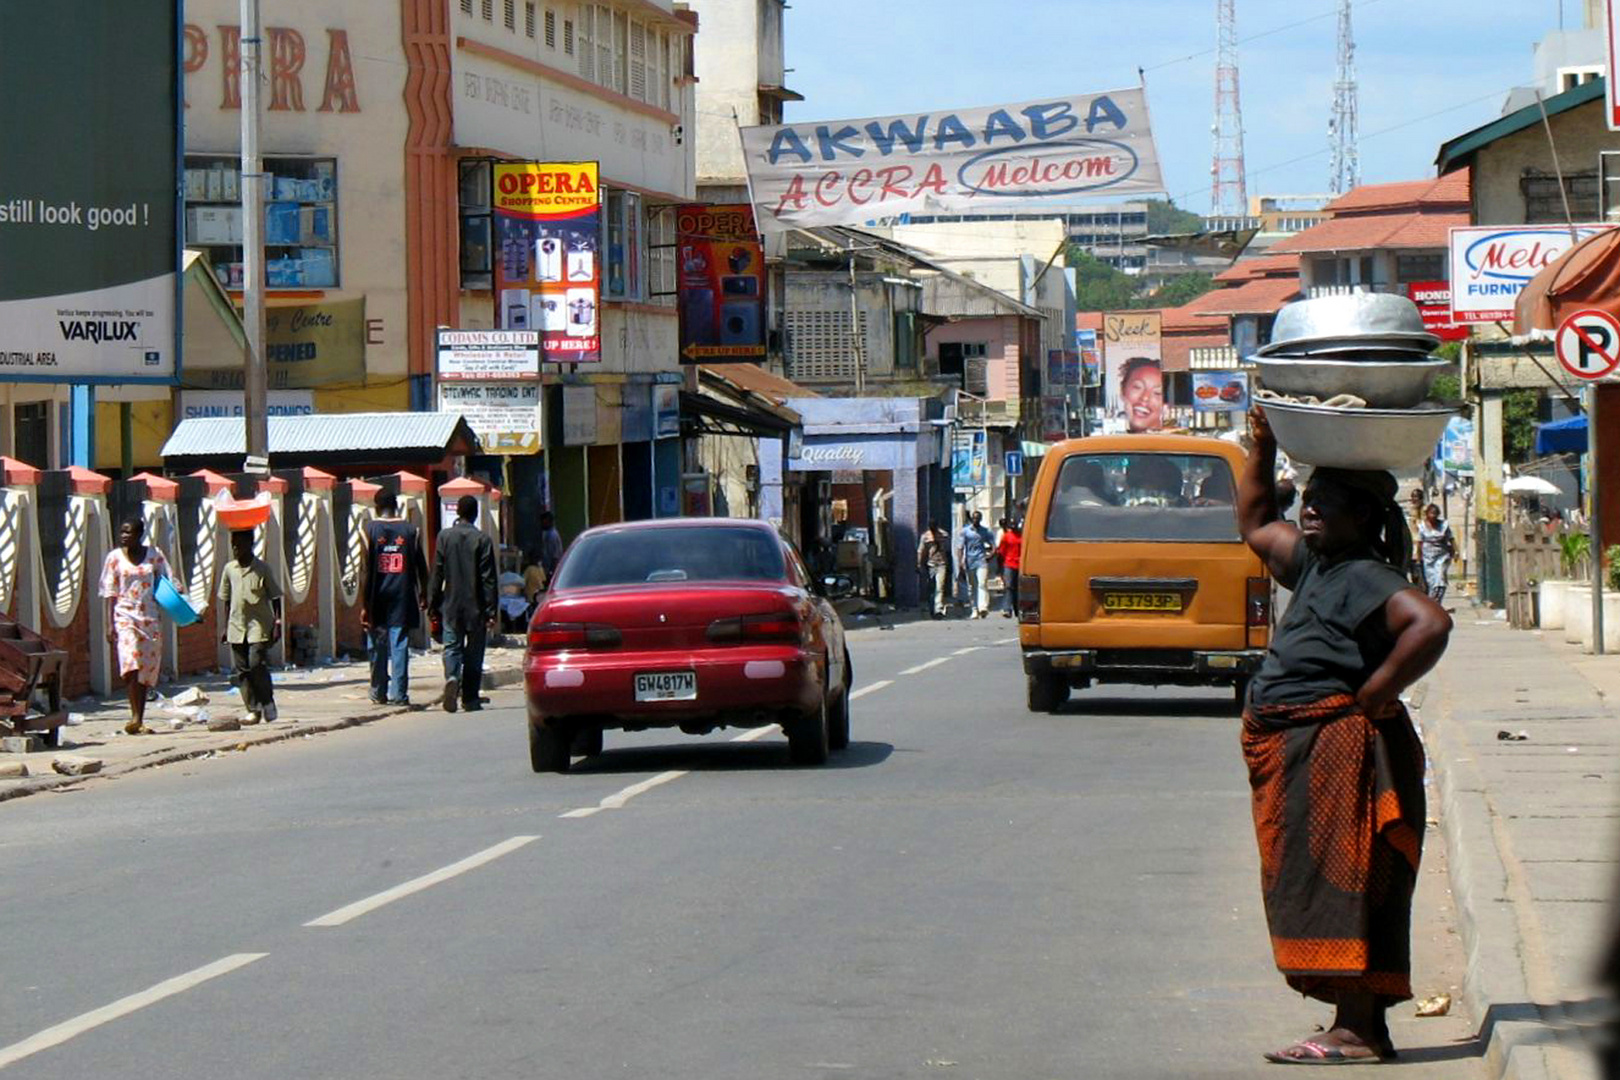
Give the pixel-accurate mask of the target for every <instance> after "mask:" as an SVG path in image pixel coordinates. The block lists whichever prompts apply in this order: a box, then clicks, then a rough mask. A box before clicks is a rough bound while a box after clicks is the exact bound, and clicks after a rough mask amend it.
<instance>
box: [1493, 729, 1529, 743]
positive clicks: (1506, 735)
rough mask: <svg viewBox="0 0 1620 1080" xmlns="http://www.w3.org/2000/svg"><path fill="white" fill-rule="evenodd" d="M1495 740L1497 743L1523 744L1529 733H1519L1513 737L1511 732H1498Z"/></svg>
mask: <svg viewBox="0 0 1620 1080" xmlns="http://www.w3.org/2000/svg"><path fill="white" fill-rule="evenodd" d="M1496 738H1497V741H1498V742H1524V741H1526V740H1527V739H1529V738H1530V733H1529V732H1528V731H1521V732H1519V733H1518V734H1517V735H1515V734H1513V732H1511V731H1498V732H1497V733H1496Z"/></svg>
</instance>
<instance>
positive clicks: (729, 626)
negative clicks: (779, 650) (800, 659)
mask: <svg viewBox="0 0 1620 1080" xmlns="http://www.w3.org/2000/svg"><path fill="white" fill-rule="evenodd" d="M803 634H804V628H803V626H802V625H801V624H800V623H799V617H798V615H796V614H794V613H793V612H791V611H772V612H768V613H766V614H763V615H739V616H732V617H730V618H725V619H716V620H714V622H712V623H710V624H709V629H708V633H707V635H706V636H707V637H708V639H709V640H710V641H712V642H714V643H715V644H716V645H729V644H735V643H737V642H742V641H798V640H799V639H800V638H801V637H802V636H803Z"/></svg>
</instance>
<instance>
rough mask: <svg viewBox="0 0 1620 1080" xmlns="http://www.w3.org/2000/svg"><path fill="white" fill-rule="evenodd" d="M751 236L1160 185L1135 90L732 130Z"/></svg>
mask: <svg viewBox="0 0 1620 1080" xmlns="http://www.w3.org/2000/svg"><path fill="white" fill-rule="evenodd" d="M742 146H743V158H744V161H745V162H746V163H747V168H748V175H749V179H750V181H751V186H752V191H753V195H752V198H753V199H754V217H755V219H756V220H757V222H758V223H759V228H760V231H761V232H781V231H783V230H786V229H794V228H802V227H804V226H808V225H859V224H861V223H862V222H865V221H870V220H872V219H873V218H881V217H896V216H898V215H901V214H938V213H971V212H973V211H975V210H978V211H980V212H982V211H983V210H984V209H986V208H991V209H995V210H1023V209H1025V208H1031V209H1033V208H1038V207H1040V206H1043V205H1054V204H1057V203H1065V202H1067V203H1074V202H1076V201H1084V200H1085V199H1087V198H1090V197H1093V196H1097V195H1130V194H1143V193H1147V192H1159V191H1163V190H1164V183H1163V181H1162V180H1161V179H1160V176H1159V152H1158V148H1157V147H1156V146H1155V145H1154V142H1153V131H1152V128H1151V127H1150V126H1149V123H1148V104H1147V93H1146V91H1145V90H1144V89H1143V88H1141V87H1132V88H1129V89H1125V90H1109V91H1106V92H1104V93H1094V94H1076V95H1071V96H1064V97H1053V98H1047V99H1045V100H1042V101H1026V102H1021V103H1019V104H1016V105H990V106H984V107H979V108H972V109H935V110H932V111H930V112H924V113H911V114H908V115H905V116H880V117H872V118H868V119H862V120H833V121H807V122H804V123H794V124H780V125H775V126H764V127H748V128H743V129H742Z"/></svg>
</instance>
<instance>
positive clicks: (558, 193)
mask: <svg viewBox="0 0 1620 1080" xmlns="http://www.w3.org/2000/svg"><path fill="white" fill-rule="evenodd" d="M490 171H491V173H492V174H493V178H494V188H495V190H494V192H493V194H492V199H491V206H492V207H493V209H494V215H493V216H494V223H495V256H496V257H495V325H496V326H497V327H498V328H500V329H502V330H534V331H537V332H538V333H539V334H540V356H541V359H542V360H544V361H546V362H547V363H551V364H594V363H598V362H600V361H601V359H602V331H601V321H600V319H601V302H602V193H601V188H600V187H599V186H598V184H597V170H596V162H594V161H565V162H535V161H520V162H512V161H498V162H496V163H495V165H494V168H492V169H491V170H490Z"/></svg>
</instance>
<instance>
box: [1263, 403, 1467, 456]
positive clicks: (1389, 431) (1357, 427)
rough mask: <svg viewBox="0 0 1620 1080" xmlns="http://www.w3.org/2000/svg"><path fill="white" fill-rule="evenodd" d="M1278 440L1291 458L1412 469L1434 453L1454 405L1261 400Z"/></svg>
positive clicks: (1457, 410) (1457, 411) (1453, 411)
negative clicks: (1412, 406) (1344, 405)
mask: <svg viewBox="0 0 1620 1080" xmlns="http://www.w3.org/2000/svg"><path fill="white" fill-rule="evenodd" d="M1256 404H1258V405H1259V406H1260V407H1261V408H1262V409H1264V410H1265V413H1266V419H1267V420H1268V421H1270V423H1271V430H1272V432H1273V433H1275V434H1276V436H1277V445H1278V446H1280V447H1282V449H1283V450H1284V451H1286V452H1287V454H1288V456H1289V457H1291V458H1293V459H1294V460H1295V461H1303V462H1305V463H1306V464H1308V465H1319V466H1324V467H1328V468H1335V469H1396V470H1399V469H1412V468H1416V467H1418V466H1420V465H1422V464H1423V462H1425V461H1427V460H1428V459H1429V458H1430V457H1431V456H1433V454H1434V446H1435V443H1437V442H1439V441H1440V433H1441V432H1443V431H1445V430H1446V422H1447V421H1449V420H1450V419H1451V418H1452V417H1453V416H1456V415H1458V414H1459V413H1460V412H1461V409H1459V408H1458V407H1457V406H1454V405H1435V406H1424V407H1421V408H1416V409H1340V408H1330V407H1328V406H1326V405H1297V404H1294V403H1293V402H1287V401H1267V400H1264V399H1262V400H1260V401H1258V402H1257V403H1256Z"/></svg>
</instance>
